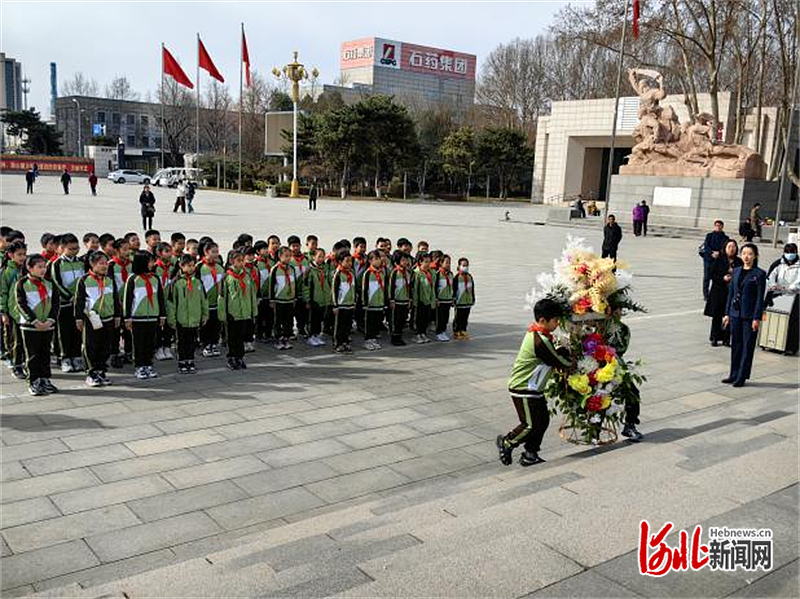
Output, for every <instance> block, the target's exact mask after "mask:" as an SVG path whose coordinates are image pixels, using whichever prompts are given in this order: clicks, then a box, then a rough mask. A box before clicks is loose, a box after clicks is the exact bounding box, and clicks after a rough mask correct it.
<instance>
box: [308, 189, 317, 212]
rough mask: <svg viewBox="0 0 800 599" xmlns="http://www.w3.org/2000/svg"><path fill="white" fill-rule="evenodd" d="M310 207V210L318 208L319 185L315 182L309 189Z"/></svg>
mask: <svg viewBox="0 0 800 599" xmlns="http://www.w3.org/2000/svg"><path fill="white" fill-rule="evenodd" d="M308 209H309V210H316V209H317V186H316V185H314V184H313V183H312V184H311V187H310V188H309V189H308Z"/></svg>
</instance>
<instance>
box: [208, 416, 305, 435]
mask: <svg viewBox="0 0 800 599" xmlns="http://www.w3.org/2000/svg"><path fill="white" fill-rule="evenodd" d="M300 425H302V422H300V421H299V420H297V419H296V418H293V417H292V416H273V417H270V418H261V419H259V420H247V421H245V422H237V423H236V424H228V425H225V426H218V427H216V428H215V429H214V430H215V431H216V432H217V433H219V434H220V435H222V437H224V438H225V439H238V438H240V437H248V436H251V435H260V434H262V433H273V432H276V431H282V430H284V429H287V428H292V427H295V426H300ZM217 440H218V441H220V440H221V439H217Z"/></svg>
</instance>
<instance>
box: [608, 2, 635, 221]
mask: <svg viewBox="0 0 800 599" xmlns="http://www.w3.org/2000/svg"><path fill="white" fill-rule="evenodd" d="M629 4H630V0H625V16H624V17H623V19H622V36H621V37H620V39H619V63H618V64H617V86H616V91H615V92H614V119H613V121H612V124H611V149H610V150H609V154H608V170H607V171H606V202H605V206H604V207H603V216H604V219H603V226H605V221H606V220H608V206H609V204H611V176H612V174H613V172H614V149H615V147H616V142H617V113H618V112H619V91H620V85H621V84H622V63H623V61H624V58H625V33H626V32H627V29H628V5H629Z"/></svg>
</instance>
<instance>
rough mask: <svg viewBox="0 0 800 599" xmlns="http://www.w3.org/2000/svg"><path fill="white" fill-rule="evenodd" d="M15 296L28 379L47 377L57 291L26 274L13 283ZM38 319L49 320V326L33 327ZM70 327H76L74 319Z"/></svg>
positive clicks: (57, 296) (48, 375)
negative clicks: (43, 328) (39, 328)
mask: <svg viewBox="0 0 800 599" xmlns="http://www.w3.org/2000/svg"><path fill="white" fill-rule="evenodd" d="M14 297H16V302H17V316H18V323H19V328H20V333H21V336H22V346H23V348H24V349H25V365H26V367H27V371H28V382H29V383H34V382H35V381H37V380H39V379H49V378H50V376H51V373H50V344H51V343H52V338H53V328H54V326H55V324H56V319H57V318H58V306H59V304H58V302H59V299H60V298H59V293H58V291H57V290H55V289H54V286H53V284H52V283H51V282H50V281H48V280H41V279H36V278H34V277H32V276H31V275H26V276H24V277H22V278H20V279H18V280H17V282H16V283H15V285H14ZM37 321H39V322H46V323H49V324H50V327H49V328H48V329H46V330H41V331H40V330H38V329H37V328H36V326H35V323H36V322H37ZM72 326H73V327H74V326H75V323H74V322H73V323H72Z"/></svg>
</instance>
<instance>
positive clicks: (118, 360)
mask: <svg viewBox="0 0 800 599" xmlns="http://www.w3.org/2000/svg"><path fill="white" fill-rule="evenodd" d="M110 364H111V368H122V364H123V357H122V356H121V355H119V354H117V355H116V356H111V360H110Z"/></svg>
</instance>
